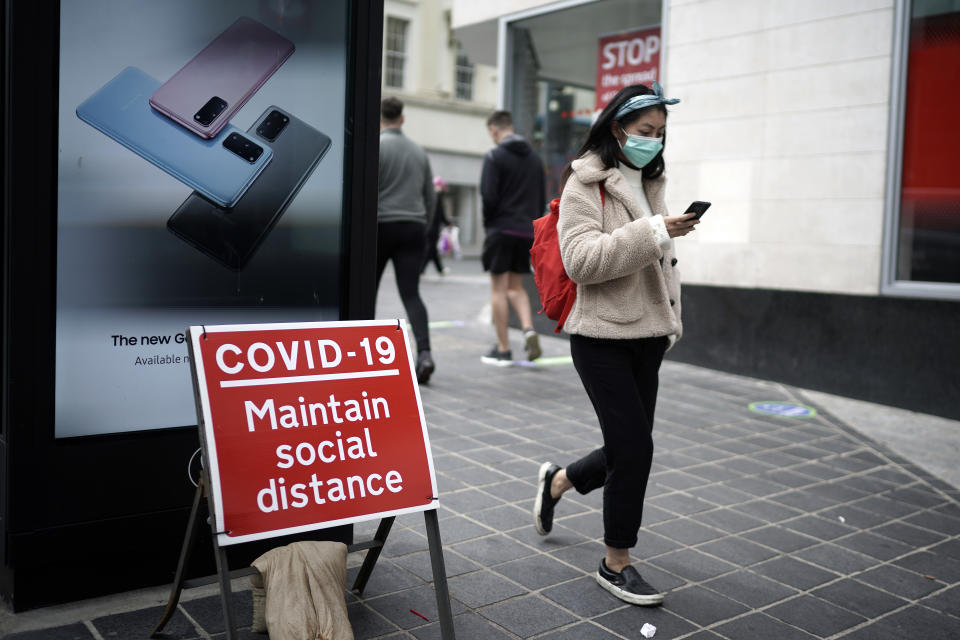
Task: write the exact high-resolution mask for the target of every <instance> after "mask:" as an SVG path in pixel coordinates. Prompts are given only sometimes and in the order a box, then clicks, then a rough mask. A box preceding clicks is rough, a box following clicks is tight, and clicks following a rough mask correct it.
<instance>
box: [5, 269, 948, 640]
mask: <svg viewBox="0 0 960 640" xmlns="http://www.w3.org/2000/svg"><path fill="white" fill-rule="evenodd" d="M448 264H449V265H450V267H451V273H449V274H447V275H444V276H439V275H436V274H434V272H433V271H432V269H433V268H432V267H430V271H429V272H428V274H427V275H426V276H425V277H424V279H423V280H422V283H421V290H422V294H423V297H424V299H425V301H426V303H427V308H428V310H429V313H430V318H431V321H432V322H431V338H432V341H433V353H434V358H435V360H436V362H437V371H436V373H435V374H434V377H433V379H431V381H430V384H429V385H427V386H423V387H421V395H422V399H423V404H424V410H425V415H426V419H427V424H428V428H429V433H430V440H431V447H432V450H433V455H434V461H435V464H436V469H437V480H438V484H439V487H440V502H439V504H440V507H439V517H440V533H441V538H442V541H443V546H444V558H445V564H446V570H447V575H448V584H449V589H450V594H451V599H452V607H453V612H454V615H455V618H454V619H455V627H456V634H457V638H459V639H461V640H464V639H466V640H474V639H476V640H500V639H508V638H509V639H516V638H536V639H547V638H549V639H551V640H574V639H576V640H594V639H596V640H601V639H604V640H605V639H614V638H621V639H622V638H630V639H633V638H642V637H644V636H643V635H642V634H641V628H642V627H643V625H644V624H650V625H654V626H655V627H656V632H655V635H654V636H653V637H654V638H655V639H657V640H662V639H677V640H680V639H685V640H708V639H727V640H739V639H750V640H757V639H761V640H766V639H771V640H772V639H776V640H792V639H798V640H799V639H809V638H825V639H827V638H828V639H834V638H845V639H849V640H868V639H869V640H888V639H889V640H893V639H894V638H896V639H898V640H902V639H914V638H916V639H919V638H922V639H924V640H936V639H944V640H945V639H947V638H952V639H955V638H960V490H958V489H957V486H958V485H960V471H958V469H957V464H956V461H957V460H958V455H957V454H958V446H960V423H958V422H956V421H951V420H945V419H942V418H937V417H935V416H927V415H924V414H919V413H915V412H908V411H902V410H899V409H894V408H890V407H884V406H880V405H873V404H869V403H863V402H859V401H856V400H851V399H847V398H838V397H835V396H830V395H828V394H823V393H814V392H810V391H805V390H802V389H797V388H793V387H789V386H786V385H783V384H779V383H776V382H771V381H767V380H759V379H755V378H748V377H743V376H736V375H731V374H727V373H723V372H719V371H714V370H710V369H704V368H700V367H695V366H691V365H688V364H683V363H678V362H674V361H671V360H670V359H669V354H668V359H667V360H666V361H665V362H664V365H663V367H662V369H661V385H660V397H659V401H658V406H657V418H656V425H655V428H654V441H655V446H656V452H655V455H654V466H653V472H652V478H651V482H650V486H649V489H648V494H647V499H646V502H645V507H644V517H643V528H642V530H641V535H640V541H639V544H638V545H637V547H636V548H635V549H634V550H633V557H634V564H635V565H636V566H637V567H638V569H639V570H640V572H641V573H642V574H643V576H644V577H645V578H646V579H647V580H648V581H649V582H651V583H652V584H654V585H656V586H657V587H659V588H661V589H663V590H666V591H667V592H668V593H667V596H666V601H665V603H664V604H663V606H661V607H657V608H642V607H634V606H631V605H628V604H625V603H623V602H621V601H620V600H617V599H616V598H614V597H612V596H611V595H609V594H608V593H607V592H606V591H604V590H602V589H601V588H600V587H599V586H598V585H597V584H596V583H595V581H594V578H593V573H594V572H595V571H596V567H597V564H598V563H599V561H600V558H601V557H602V555H603V545H602V544H601V539H602V523H601V495H600V492H594V493H592V494H589V495H587V496H581V495H578V494H576V493H575V492H568V493H567V494H566V495H565V496H564V497H563V499H562V500H561V501H560V503H559V504H558V506H557V513H556V520H555V525H554V530H553V532H552V533H551V534H550V535H549V536H547V537H541V536H539V535H537V533H536V531H535V530H534V527H533V524H532V518H531V515H530V512H531V508H532V505H533V501H534V495H535V491H536V473H537V469H538V467H539V465H540V463H541V462H543V461H546V460H550V461H554V462H557V463H559V464H561V465H562V464H566V463H568V462H570V461H572V460H574V459H576V458H578V457H579V456H581V455H583V454H584V453H586V452H587V451H590V450H591V449H593V448H595V447H596V446H598V445H599V443H600V433H599V428H598V426H597V424H596V417H595V415H594V413H593V409H592V408H591V406H590V403H589V400H588V398H587V396H586V394H585V393H584V391H583V389H582V387H581V385H580V381H579V379H578V377H577V374H576V372H575V371H574V369H573V367H572V365H571V364H570V360H569V349H568V343H567V342H566V340H564V339H562V338H554V337H552V336H544V337H543V338H542V344H543V347H544V352H545V353H544V356H543V358H541V359H540V361H539V363H538V364H536V365H530V364H529V363H518V364H516V365H515V366H511V367H503V368H500V367H493V366H488V365H484V364H482V363H481V362H480V358H479V356H480V354H481V353H483V352H484V351H486V350H487V349H489V347H490V345H491V344H492V342H493V329H492V327H491V326H490V324H489V307H488V306H487V294H488V280H487V278H486V277H485V276H484V275H483V274H482V273H481V272H480V268H479V265H478V264H477V261H476V260H471V259H464V260H462V261H448ZM404 315H405V314H404V313H403V309H402V306H401V305H400V302H399V299H398V297H397V294H396V287H395V283H394V281H393V279H392V277H391V276H390V274H389V273H388V274H387V275H385V276H384V280H383V283H382V286H381V292H380V297H379V299H378V308H377V317H380V318H387V317H401V316H404ZM511 338H512V342H513V346H514V353H515V354H517V355H519V352H520V349H521V347H522V344H521V336H520V334H519V332H518V331H516V330H512V332H511ZM752 403H768V404H767V405H766V406H767V408H774V409H777V408H778V407H775V406H772V405H783V404H784V403H793V404H796V405H801V407H800V410H803V409H804V408H808V409H811V410H812V411H803V413H806V414H807V415H806V416H805V417H784V416H781V415H772V414H767V413H761V412H758V411H757V410H756V409H757V408H758V407H757V405H754V409H751V408H750V405H751V404H752ZM763 406H764V405H763V404H761V405H760V407H761V408H762V407H763ZM779 408H780V409H782V408H783V407H782V406H781V407H779ZM376 525H377V523H376V522H364V523H359V524H357V525H356V527H355V540H356V541H360V540H364V539H367V538H370V537H372V535H373V532H374V530H375V528H376ZM176 544H179V541H177V542H176ZM427 550H428V545H427V537H426V531H425V528H424V518H423V515H422V514H412V515H405V516H401V517H398V518H397V520H396V523H395V524H394V526H393V530H392V531H391V533H390V536H389V538H388V540H387V543H386V545H385V547H384V550H383V555H382V556H381V558H380V560H379V562H378V564H377V566H376V568H375V570H374V572H373V575H372V577H371V580H370V582H369V583H368V585H367V589H366V591H365V592H364V594H363V597H362V598H360V597H357V596H356V595H354V594H351V593H346V595H345V597H346V601H347V604H348V610H349V613H350V620H351V624H352V627H353V632H354V635H355V637H356V638H357V639H358V640H361V639H368V638H370V639H373V638H378V639H381V638H382V639H387V638H390V639H394V638H396V639H399V638H404V639H410V638H417V639H421V640H425V639H428V638H439V637H440V629H439V624H438V622H437V606H436V600H435V596H434V591H433V587H432V578H431V569H430V562H429V555H428V551H427ZM361 561H362V554H361V553H355V554H351V555H350V559H349V562H348V566H349V567H350V568H349V571H348V581H350V582H352V577H353V575H354V574H355V573H356V571H357V568H358V566H359V564H360V562H361ZM234 592H235V596H234V597H235V602H236V608H237V610H238V613H239V624H240V626H241V630H240V634H239V637H240V638H243V639H250V638H258V639H259V638H264V637H266V636H264V635H259V634H254V633H252V632H251V631H250V629H249V627H250V624H251V615H252V614H251V610H252V605H251V595H250V590H249V585H248V581H247V579H245V578H240V579H237V580H235V581H234ZM168 594H169V587H155V588H150V589H142V590H139V591H135V592H127V593H121V594H116V595H113V596H108V597H104V598H97V599H94V600H89V601H84V602H78V603H71V604H67V605H60V606H56V607H48V608H45V609H38V610H34V611H27V612H23V613H19V614H12V613H10V612H9V611H0V637H3V638H9V639H10V640H14V639H16V640H39V639H43V640H61V639H64V640H65V639H71V640H80V639H83V640H87V639H91V638H93V639H96V640H109V639H113V638H119V639H123V640H126V639H137V638H145V637H147V633H149V630H150V629H151V628H152V626H153V625H154V624H155V623H156V621H157V620H158V619H159V616H160V612H161V610H162V605H163V604H164V603H165V602H166V598H167V596H168ZM223 631H224V627H223V621H222V615H221V612H220V608H219V600H218V596H217V592H216V588H215V587H214V586H209V587H200V588H197V589H191V590H189V591H186V592H184V595H183V598H182V599H181V604H180V606H179V608H178V611H177V613H176V615H175V616H174V618H173V620H172V621H171V623H170V624H169V625H168V626H167V628H166V629H165V633H164V635H163V636H162V637H165V638H177V639H183V640H186V639H194V638H204V639H209V638H224V637H225V635H224V633H223Z"/></svg>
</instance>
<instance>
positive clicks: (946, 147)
mask: <svg viewBox="0 0 960 640" xmlns="http://www.w3.org/2000/svg"><path fill="white" fill-rule="evenodd" d="M908 30H909V33H908V37H909V46H908V49H907V60H906V82H905V84H904V86H903V90H904V121H903V151H902V172H901V190H900V194H899V205H900V210H899V224H898V225H897V229H896V237H897V242H896V254H897V255H896V265H895V274H894V278H895V279H896V280H897V281H909V282H933V283H952V284H958V283H960V171H958V169H957V149H960V127H958V126H957V113H958V111H957V105H958V104H960V2H957V1H949V0H948V1H946V2H944V1H936V2H934V1H931V0H925V1H920V0H917V1H915V2H913V3H911V7H910V16H909V23H908Z"/></svg>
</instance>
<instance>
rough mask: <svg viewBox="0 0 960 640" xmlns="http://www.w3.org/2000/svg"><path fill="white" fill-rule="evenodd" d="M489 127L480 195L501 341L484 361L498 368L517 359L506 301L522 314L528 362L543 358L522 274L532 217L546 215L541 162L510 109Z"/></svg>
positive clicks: (526, 270)
mask: <svg viewBox="0 0 960 640" xmlns="http://www.w3.org/2000/svg"><path fill="white" fill-rule="evenodd" d="M487 131H488V132H489V133H490V137H491V138H492V139H493V142H494V143H495V144H496V145H497V146H496V147H494V148H493V149H491V150H490V151H489V152H487V154H486V155H485V156H484V158H483V170H482V172H481V174H480V196H481V198H482V200H483V227H484V230H485V231H486V238H485V240H484V242H483V255H482V261H483V269H484V271H489V272H490V307H491V310H492V314H493V324H494V327H495V328H496V331H497V344H495V345H494V346H493V348H492V349H491V350H490V351H489V352H488V353H487V354H486V355H484V356H483V357H482V358H481V359H482V360H483V361H484V362H486V363H488V364H494V365H498V366H506V365H509V364H512V363H513V354H512V352H511V351H510V342H509V339H508V337H507V323H508V321H509V313H510V311H509V308H508V306H507V305H508V304H509V305H511V306H513V309H514V311H516V312H517V316H518V317H519V318H520V325H521V328H522V329H523V338H524V349H525V350H526V354H527V360H535V359H536V358H539V357H540V354H541V353H542V351H541V350H540V340H539V338H538V337H537V333H536V331H534V330H533V318H532V316H531V312H530V299H529V298H528V297H527V292H526V290H525V289H524V288H523V275H524V274H526V273H530V247H531V246H532V245H533V220H534V219H535V218H539V217H540V216H542V215H543V214H544V209H545V208H546V193H545V185H544V172H543V163H542V162H541V160H540V156H538V155H537V152H536V151H534V150H533V147H531V146H530V143H528V142H527V141H526V140H524V139H523V138H521V137H520V136H518V135H517V134H516V132H515V131H514V127H513V119H512V118H511V117H510V112H509V111H495V112H494V113H493V115H491V116H490V117H489V118H488V119H487Z"/></svg>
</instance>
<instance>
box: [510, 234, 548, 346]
mask: <svg viewBox="0 0 960 640" xmlns="http://www.w3.org/2000/svg"><path fill="white" fill-rule="evenodd" d="M510 244H511V247H510V249H511V250H510V254H511V255H510V268H509V269H507V271H509V272H510V281H509V283H508V285H507V297H508V299H509V300H510V304H511V305H512V306H513V308H514V310H515V311H516V312H517V317H518V318H520V327H521V328H522V329H523V349H524V351H526V352H527V360H536V359H537V358H539V357H540V356H541V355H542V354H543V350H542V349H541V348H540V337H539V336H538V335H537V332H536V331H534V329H533V316H532V315H531V312H530V297H529V296H528V295H527V290H526V289H525V288H524V287H523V278H524V276H525V275H526V274H528V273H530V248H531V247H532V246H533V239H532V238H522V237H514V238H511V243H510Z"/></svg>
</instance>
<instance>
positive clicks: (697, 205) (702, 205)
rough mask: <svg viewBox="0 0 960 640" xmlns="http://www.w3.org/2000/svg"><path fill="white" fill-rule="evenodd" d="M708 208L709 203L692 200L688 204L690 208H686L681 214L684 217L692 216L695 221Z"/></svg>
mask: <svg viewBox="0 0 960 640" xmlns="http://www.w3.org/2000/svg"><path fill="white" fill-rule="evenodd" d="M709 208H710V203H709V202H703V201H701V200H694V201H693V202H691V203H690V206H689V207H687V210H686V211H684V212H683V214H684V215H686V214H688V213H692V214H694V218H696V219H697V220H699V219H700V217H701V216H702V215H703V214H704V213H705V212H706V210H707V209H709Z"/></svg>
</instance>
